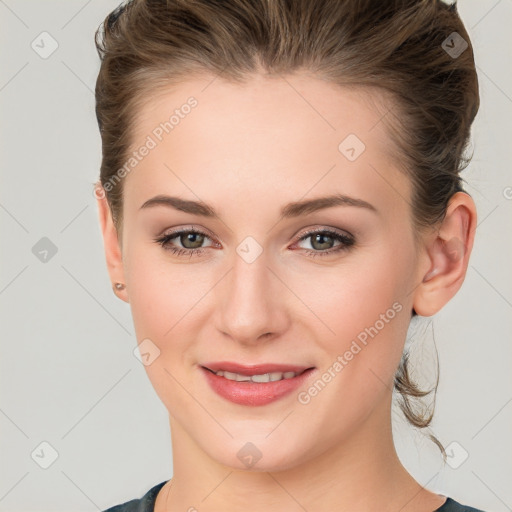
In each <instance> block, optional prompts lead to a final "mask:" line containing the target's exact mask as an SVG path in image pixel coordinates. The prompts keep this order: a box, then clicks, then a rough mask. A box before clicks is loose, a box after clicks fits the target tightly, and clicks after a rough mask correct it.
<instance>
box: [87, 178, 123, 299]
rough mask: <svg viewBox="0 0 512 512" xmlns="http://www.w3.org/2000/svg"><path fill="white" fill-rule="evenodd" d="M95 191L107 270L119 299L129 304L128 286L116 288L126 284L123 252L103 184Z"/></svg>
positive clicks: (96, 187)
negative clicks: (118, 284)
mask: <svg viewBox="0 0 512 512" xmlns="http://www.w3.org/2000/svg"><path fill="white" fill-rule="evenodd" d="M95 190H96V193H95V196H96V200H97V204H98V215H99V222H100V229H101V233H102V236H103V245H104V250H105V259H106V262H107V270H108V273H109V276H110V280H111V282H112V288H113V290H114V293H115V294H116V295H117V297H119V298H120V299H122V300H124V301H125V302H129V301H128V294H127V289H126V286H124V287H123V288H120V287H118V286H116V283H123V284H124V283H125V282H126V281H125V276H124V270H123V258H122V250H121V246H120V243H119V239H118V234H117V229H116V227H115V225H114V222H113V220H112V213H111V211H110V207H109V204H108V201H107V199H106V197H105V193H104V191H103V188H102V187H101V184H99V183H98V184H96V185H95Z"/></svg>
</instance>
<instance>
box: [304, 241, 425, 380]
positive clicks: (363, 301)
mask: <svg viewBox="0 0 512 512" xmlns="http://www.w3.org/2000/svg"><path fill="white" fill-rule="evenodd" d="M397 243H398V242H397ZM396 247H397V246H396V245H392V244H385V245H384V244H383V245H382V246H381V247H380V248H379V249H378V250H377V249H376V248H375V247H374V248H372V250H371V251H370V250H369V251H367V252H366V253H365V254H364V255H363V254H361V255H360V256H359V257H355V256H354V257H353V258H352V259H348V258H347V260H346V264H345V263H343V264H341V265H340V266H339V267H338V268H337V269H336V270H333V269H328V271H325V270H326V269H322V270H323V272H318V271H317V272H316V273H315V274H314V279H313V278H312V277H309V278H305V279H303V280H302V279H301V285H300V288H299V289H295V291H296V293H297V295H299V296H300V297H304V298H305V302H306V303H307V304H308V306H309V307H310V309H311V310H312V311H313V312H315V313H316V315H317V317H318V319H319V320H320V322H319V321H318V320H317V319H316V318H315V317H314V316H313V315H311V321H309V320H308V321H307V322H308V324H309V327H310V329H311V328H312V326H313V324H315V325H316V326H317V328H316V332H317V333H321V335H318V336H317V337H316V342H317V344H318V345H321V347H322V348H323V351H324V353H326V354H328V358H327V360H326V361H324V362H325V363H326V366H329V365H330V364H332V363H333V362H334V361H336V359H337V357H338V356H340V355H341V356H345V355H346V357H343V359H344V361H347V365H346V366H347V369H348V367H350V373H352V372H355V373H354V374H353V375H352V377H354V376H355V375H358V377H357V379H359V378H368V369H369V368H371V369H374V371H375V373H376V374H377V375H381V376H382V378H383V379H384V380H386V381H388V382H392V378H393V376H394V372H395V371H396V366H397V365H398V362H399V361H400V357H401V354H402V350H403V342H404V341H405V336H406V333H407V328H408V325H409V322H410V314H409V312H410V308H411V294H410V292H411V289H412V288H413V283H412V276H413V275H414V273H413V270H414V261H415V260H414V253H413V251H412V249H411V248H410V247H409V248H408V249H406V248H401V250H395V249H396ZM345 373H349V372H345ZM347 377H348V375H347Z"/></svg>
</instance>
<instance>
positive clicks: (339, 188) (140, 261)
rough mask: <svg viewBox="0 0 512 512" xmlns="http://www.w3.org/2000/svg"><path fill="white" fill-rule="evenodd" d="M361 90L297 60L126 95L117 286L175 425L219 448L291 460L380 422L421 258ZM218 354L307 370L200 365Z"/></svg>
mask: <svg viewBox="0 0 512 512" xmlns="http://www.w3.org/2000/svg"><path fill="white" fill-rule="evenodd" d="M372 94H375V93H372ZM191 98H192V99H191ZM368 98H369V97H367V96H364V95H363V92H362V91H361V90H359V91H356V90H347V89H341V88H337V87H335V86H333V85H330V84H328V83H326V82H324V81H320V80H317V79H314V78H311V77H307V76H305V75H293V76H290V77H287V78H286V79H284V78H272V79H269V78H264V77H261V76H257V77H254V78H252V79H250V80H249V81H248V82H247V83H246V84H244V85H235V84H231V83H228V82H224V81H222V80H221V79H220V78H217V79H215V80H213V77H202V78H197V79H194V80H190V81H189V82H187V83H182V84H181V85H180V86H178V87H174V88H172V89H169V91H168V92H165V93H162V94H159V95H158V96H154V97H152V98H151V99H149V100H147V103H146V105H145V106H144V107H143V109H142V110H141V115H140V117H139V118H138V120H137V123H136V126H135V132H134V133H135V135H136V137H135V141H136V142H135V143H134V146H133V148H132V149H133V150H134V151H137V154H136V155H135V156H134V158H135V159H136V160H133V161H131V163H130V164H129V166H130V170H129V172H127V173H126V177H125V178H124V179H125V183H124V206H123V227H122V254H123V260H122V261H123V272H124V278H125V282H126V293H127V297H128V300H129V303H130V306H131V309H132V313H133V319H134V325H135V330H136V336H137V341H138V343H141V342H143V343H144V344H143V345H141V351H142V352H144V353H145V354H146V355H145V356H144V357H145V359H146V363H147V366H146V367H145V368H146V370H147V373H148V376H149V378H150V380H151V382H152V384H153V386H154V388H155V390H156V392H157V394H158V395H159V397H160V398H161V400H162V401H163V403H164V404H165V406H166V407H167V409H168V411H169V414H170V419H171V425H172V426H173V431H174V434H175V435H180V436H181V441H183V443H188V444H189V445H190V444H193V445H194V446H195V447H196V448H198V449H199V452H198V453H203V454H204V453H205V454H206V455H207V456H209V457H211V458H212V459H213V460H215V461H217V462H219V463H221V464H224V465H227V466H229V467H235V468H241V469H246V468H249V467H252V464H254V461H257V462H256V465H255V469H257V470H278V469H285V468H291V467H293V466H296V465H298V464H299V463H302V462H305V461H307V460H312V459H313V458H314V457H315V456H318V455H320V454H322V453H324V452H326V451H327V450H337V451H339V450H342V448H343V446H345V445H344V444H343V441H344V440H348V439H349V437H350V438H351V440H356V439H358V440H360V441H361V443H365V444H364V447H366V448H368V447H369V446H372V444H373V445H374V446H377V445H378V443H379V440H380V436H384V435H386V436H387V435H389V429H388V422H389V417H390V410H389V409H390V400H391V391H392V389H393V380H394V374H395V371H396V368H397V365H398V363H399V361H400V357H401V354H402V348H403V344H404V341H405V337H406V332H407V328H408V325H409V321H410V314H411V309H412V304H413V298H414V289H415V286H416V285H417V284H418V283H419V282H420V281H421V279H420V275H422V274H423V273H424V271H425V266H424V265H423V268H420V267H421V265H420V261H422V260H421V258H420V257H419V254H418V252H417V249H416V248H415V245H414V238H413V227H412V219H411V210H410V204H409V203H410V197H411V184H410V182H409V180H408V179H407V177H406V176H405V175H404V174H402V173H400V172H399V171H398V170H397V168H396V167H395V164H394V163H393V161H392V155H393V151H394V148H393V147H392V145H391V141H390V140H389V138H388V136H387V134H386V131H385V126H384V124H383V123H382V122H381V118H382V116H383V114H384V113H385V111H386V108H385V107H384V106H381V108H379V109H377V108H376V105H377V103H378V102H371V101H368ZM372 98H373V100H375V99H377V97H376V96H373V97H372ZM372 105H373V106H372ZM171 116H174V117H171ZM170 119H171V120H170ZM166 123H167V124H166ZM143 147H145V148H146V149H141V148H143ZM126 169H128V167H126ZM156 196H161V197H162V196H172V197H174V198H179V199H181V200H182V201H186V202H187V203H186V205H188V206H187V207H186V208H184V209H181V210H180V208H181V207H180V206H179V207H178V208H175V207H173V206H172V204H171V203H172V201H171V200H167V201H166V200H162V201H156V200H155V201H151V199H152V198H155V197H156ZM334 196H337V197H338V198H339V201H338V202H337V203H336V204H334V203H333V202H331V203H329V202H324V203H323V204H322V203H312V204H311V205H310V206H304V207H299V206H297V205H295V203H299V204H302V203H308V202H310V201H315V200H318V199H320V198H326V197H334ZM340 198H341V199H340ZM195 202H199V203H202V204H203V203H204V204H203V206H202V207H201V208H199V207H195V208H193V210H195V211H194V212H192V211H190V206H191V205H192V203H195ZM174 204H175V205H176V204H177V203H176V202H174ZM206 204H207V205H208V207H207V206H205V205H206ZM143 205H145V206H144V207H143ZM292 205H293V206H292ZM315 205H316V206H317V207H321V206H324V207H322V208H316V207H315ZM326 205H327V206H328V207H325V206H326ZM187 209H188V210H189V211H184V210H187ZM212 212H214V214H212ZM205 213H210V214H211V215H205ZM191 229H194V230H196V231H199V232H200V233H201V234H195V235H194V234H193V233H188V236H187V233H185V234H182V235H181V236H180V235H176V234H173V235H172V236H168V237H167V238H164V237H165V236H166V235H169V234H170V233H173V232H175V231H181V230H182V231H184V232H187V231H190V230H191ZM310 231H313V233H311V232H310ZM326 232H327V233H326ZM315 233H316V234H315ZM156 239H160V241H161V242H162V241H164V242H166V245H165V246H162V244H161V243H160V242H157V241H155V240H156ZM173 248H174V249H176V250H178V251H181V254H175V253H173V252H172V249H173ZM194 249H200V250H201V252H193V251H194ZM143 340H145V341H143ZM142 349H143V350H142ZM226 361H229V362H234V363H238V364H240V365H245V366H251V365H257V364H270V363H271V364H275V365H277V368H279V366H281V365H296V366H298V367H300V368H302V369H304V368H313V370H309V371H307V372H306V373H305V374H304V375H302V377H301V378H295V379H292V380H293V382H286V385H285V386H284V387H283V382H285V381H283V382H281V384H277V385H276V384H273V383H259V384H258V383H247V382H239V383H236V382H233V381H229V382H226V380H228V379H225V377H219V376H216V377H214V376H213V374H212V373H211V372H209V371H208V370H206V369H204V368H203V366H208V365H209V366H212V364H211V363H215V362H220V363H221V364H220V367H221V368H222V362H226ZM249 373H250V372H249ZM253 373H261V372H257V371H254V372H253ZM213 379H214V380H215V381H216V382H217V383H218V386H219V387H218V390H220V394H219V392H218V391H216V390H214V386H212V385H211V381H212V380H213ZM287 380H288V379H287ZM243 386H246V387H245V388H244V387H243ZM248 386H251V388H249V387H248ZM258 386H261V387H260V388H258ZM283 389H284V390H285V391H286V392H285V393H284V394H283V395H281V396H276V394H279V393H280V392H282V391H283ZM247 390H249V391H247ZM178 432H179V434H178ZM248 443H250V444H248ZM370 443H372V444H370ZM361 446H363V445H361ZM251 456H252V459H251ZM258 459H259V460H258ZM251 461H253V462H251Z"/></svg>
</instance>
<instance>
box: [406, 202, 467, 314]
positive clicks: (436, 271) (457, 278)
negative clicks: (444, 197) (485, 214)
mask: <svg viewBox="0 0 512 512" xmlns="http://www.w3.org/2000/svg"><path fill="white" fill-rule="evenodd" d="M476 219H477V215H476V207H475V203H474V201H473V199H471V197H470V196H469V195H468V194H466V193H465V192H457V193H455V194H454V195H453V196H452V197H451V199H450V201H449V203H448V206H447V210H446V215H445V218H444V220H443V221H442V223H441V226H440V227H439V229H438V230H437V231H436V233H434V235H432V236H430V237H429V239H428V240H427V245H426V247H425V251H426V252H425V265H423V269H422V275H420V279H422V282H421V283H420V285H419V286H418V287H417V288H416V289H415V290H414V301H413V307H414V310H415V311H416V313H417V314H418V315H421V316H432V315H434V314H435V313H437V312H438V311H439V310H440V309H441V308H442V307H443V306H444V305H445V304H446V303H447V302H448V301H449V300H450V299H451V298H452V297H453V296H454V295H455V294H456V293H457V291H458V290H459V289H460V287H461V286H462V283H463V282H464V278H465V276H466V271H467V268H468V264H469V256H470V254H471V249H472V248H473V241H474V237H475V230H476ZM425 269H427V270H426V271H425Z"/></svg>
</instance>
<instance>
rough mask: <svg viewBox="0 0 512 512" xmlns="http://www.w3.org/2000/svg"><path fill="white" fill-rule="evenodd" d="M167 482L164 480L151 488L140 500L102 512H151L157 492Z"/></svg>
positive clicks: (127, 502) (133, 500)
mask: <svg viewBox="0 0 512 512" xmlns="http://www.w3.org/2000/svg"><path fill="white" fill-rule="evenodd" d="M167 482H168V480H165V481H163V482H160V483H159V484H157V485H155V486H154V487H151V489H149V491H148V492H146V494H144V496H142V498H135V499H132V500H130V501H126V502H124V503H121V504H119V505H115V506H113V507H110V508H108V509H106V510H103V512H153V510H154V507H155V501H156V496H157V494H158V491H160V489H161V488H162V487H163V486H164V485H165V484H166V483H167Z"/></svg>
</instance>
